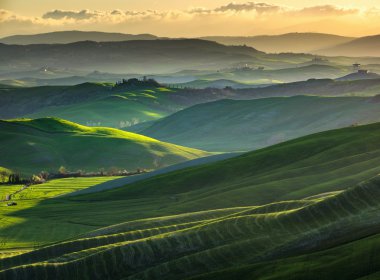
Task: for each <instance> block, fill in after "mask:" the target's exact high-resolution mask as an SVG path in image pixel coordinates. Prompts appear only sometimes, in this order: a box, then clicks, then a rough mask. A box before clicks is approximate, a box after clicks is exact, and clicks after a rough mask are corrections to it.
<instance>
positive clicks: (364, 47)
mask: <svg viewBox="0 0 380 280" xmlns="http://www.w3.org/2000/svg"><path fill="white" fill-rule="evenodd" d="M316 53H318V54H322V55H331V56H332V55H335V56H353V57H363V56H375V57H379V56H380V35H374V36H367V37H361V38H358V39H355V40H352V41H351V42H347V43H343V44H338V45H337V46H333V47H330V48H323V49H320V50H318V51H316Z"/></svg>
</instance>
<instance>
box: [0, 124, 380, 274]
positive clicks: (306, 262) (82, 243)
mask: <svg viewBox="0 0 380 280" xmlns="http://www.w3.org/2000/svg"><path fill="white" fill-rule="evenodd" d="M379 140H380V124H379V123H376V124H371V125H365V126H357V127H350V128H344V129H339V130H331V131H328V132H322V133H317V134H313V135H310V136H305V137H302V138H298V139H295V140H292V141H288V142H284V143H281V144H278V145H274V146H270V147H268V148H264V149H260V150H257V151H253V152H249V153H246V154H243V155H241V156H237V157H234V158H230V159H226V160H222V161H219V162H215V163H209V164H204V165H199V166H194V167H190V168H185V169H182V170H177V171H174V172H169V173H166V174H162V175H158V176H156V177H152V178H149V179H146V180H143V181H139V182H136V183H132V184H129V185H126V186H124V187H119V188H115V189H112V190H108V191H103V192H97V193H91V194H85V195H78V196H73V197H59V196H58V197H56V196H55V195H58V194H61V193H64V191H62V192H60V191H58V192H57V193H55V194H54V196H55V197H53V198H49V196H50V194H52V195H53V193H54V192H53V193H50V192H49V191H48V190H50V189H51V187H52V185H51V186H50V187H49V185H45V186H44V184H42V185H38V186H35V188H36V194H38V193H40V192H44V191H45V190H43V189H44V188H47V190H46V192H47V195H46V197H45V198H43V199H41V200H39V201H38V203H36V204H33V205H30V206H29V207H26V208H18V207H19V206H15V207H14V208H12V207H8V208H6V210H7V211H8V212H4V214H3V217H4V218H3V219H6V220H7V221H9V222H8V223H7V224H6V226H3V227H2V228H1V230H0V237H1V240H3V241H4V242H3V243H2V250H3V254H6V253H5V252H8V256H6V257H5V258H2V259H1V261H0V265H1V267H2V270H1V271H0V276H2V277H3V278H4V277H5V278H7V277H16V278H17V277H18V278H22V277H25V276H27V277H28V278H30V279H51V278H57V279H67V278H74V279H79V278H83V277H85V278H86V277H87V279H93V278H102V279H163V278H165V279H187V278H192V277H195V279H232V278H241V279H252V278H253V279H331V278H329V277H331V276H332V275H334V277H338V278H339V276H342V277H343V278H342V279H359V278H360V277H366V276H370V275H372V274H374V273H376V272H377V271H379V270H380V266H379V265H378V264H379V262H378V261H377V260H378V259H377V257H376V255H374V254H373V253H372V254H369V252H370V251H371V250H373V248H376V244H377V243H378V238H377V235H376V234H377V233H378V229H379V228H380V227H379V226H380V224H379V221H378V218H377V217H378V214H379V212H378V209H379V202H378V201H379V197H380V192H379V190H380V188H379V186H380V180H379V177H378V176H377V174H379V173H380V144H379V143H380V141H379ZM103 179H107V178H103ZM65 180H66V179H65ZM72 180H74V181H75V180H77V179H72ZM74 181H73V182H74ZM58 182H59V181H52V182H51V183H48V184H53V185H54V184H58ZM78 184H79V183H78ZM64 185H65V186H67V185H69V184H66V183H65V184H64ZM83 185H84V183H83ZM60 188H64V187H62V185H61V187H60ZM30 192H31V195H30V196H29V197H33V195H32V193H33V192H34V190H32V189H31V190H30ZM25 195H26V198H25V199H27V197H28V194H27V193H25ZM37 196H40V195H39V194H38V195H37ZM21 203H22V200H21V199H20V205H21ZM4 208H5V207H4ZM8 209H10V210H8ZM372 245H373V246H372ZM371 248H372V249H371ZM15 249H18V250H20V252H19V253H20V254H18V253H17V251H16V252H15V251H14V250H15ZM351 250H355V254H353V255H352V256H351V255H350V258H345V255H346V254H347V252H348V251H351ZM329 256H331V257H332V256H334V257H335V259H334V262H327V263H326V260H328V259H329ZM340 256H341V257H340ZM352 260H358V263H357V264H355V265H357V266H353V269H354V268H355V267H360V268H361V269H357V270H355V273H350V272H349V271H344V269H343V267H344V266H346V267H347V265H348V264H349V263H350V262H351V261H352ZM360 264H363V265H362V266H361V265H360ZM320 271H323V273H319V272H320ZM83 272H85V273H83ZM244 277H245V278H244ZM374 279H376V278H374Z"/></svg>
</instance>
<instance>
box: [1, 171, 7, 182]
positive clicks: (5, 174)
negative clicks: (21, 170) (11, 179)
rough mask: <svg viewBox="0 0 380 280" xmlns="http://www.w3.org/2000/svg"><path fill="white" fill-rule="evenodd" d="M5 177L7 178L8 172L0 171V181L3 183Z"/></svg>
mask: <svg viewBox="0 0 380 280" xmlns="http://www.w3.org/2000/svg"><path fill="white" fill-rule="evenodd" d="M7 179H8V173H7V172H6V171H5V170H3V171H0V182H1V183H5V182H6V181H7Z"/></svg>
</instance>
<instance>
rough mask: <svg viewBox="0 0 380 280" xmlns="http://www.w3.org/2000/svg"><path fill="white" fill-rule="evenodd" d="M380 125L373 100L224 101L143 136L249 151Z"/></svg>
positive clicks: (179, 115) (195, 108) (204, 106)
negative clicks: (324, 133) (359, 126)
mask: <svg viewBox="0 0 380 280" xmlns="http://www.w3.org/2000/svg"><path fill="white" fill-rule="evenodd" d="M378 121H380V109H379V103H378V101H377V99H376V98H372V97H368V98H367V97H315V96H295V97H288V98H282V97H277V98H263V99H256V100H220V101H215V102H210V103H205V104H200V105H195V106H193V107H190V108H187V109H185V110H181V111H179V112H177V113H174V114H172V115H170V116H168V117H166V118H164V119H162V120H158V121H156V122H154V123H153V124H152V125H150V126H149V127H147V128H145V129H143V130H139V133H141V134H144V135H148V136H150V137H154V138H157V139H160V140H163V141H167V142H170V143H176V144H179V145H184V146H189V147H194V148H198V149H204V150H209V151H239V150H240V151H244V150H253V149H258V148H262V147H265V146H270V145H273V144H276V143H279V142H283V141H286V140H289V139H293V138H296V137H300V136H303V135H307V134H311V133H315V132H319V131H325V130H330V129H336V128H341V127H346V126H350V125H357V124H368V123H373V122H378Z"/></svg>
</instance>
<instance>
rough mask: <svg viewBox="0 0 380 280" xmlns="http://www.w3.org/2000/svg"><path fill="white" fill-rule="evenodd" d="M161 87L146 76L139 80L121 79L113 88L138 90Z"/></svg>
mask: <svg viewBox="0 0 380 280" xmlns="http://www.w3.org/2000/svg"><path fill="white" fill-rule="evenodd" d="M160 86H162V85H161V84H160V83H158V82H157V81H156V80H155V79H148V78H147V77H146V76H144V77H143V79H141V80H139V79H137V78H132V79H128V80H126V79H122V80H121V81H117V82H116V83H115V86H114V88H124V87H126V88H138V87H160Z"/></svg>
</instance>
